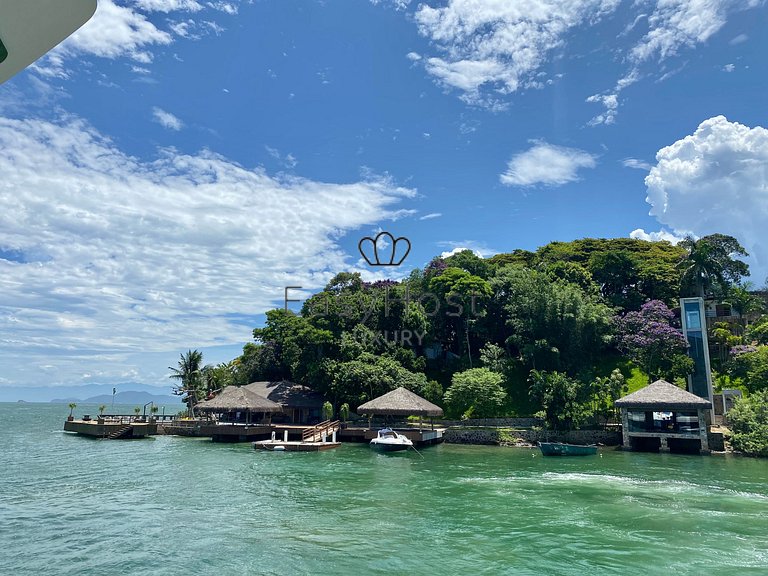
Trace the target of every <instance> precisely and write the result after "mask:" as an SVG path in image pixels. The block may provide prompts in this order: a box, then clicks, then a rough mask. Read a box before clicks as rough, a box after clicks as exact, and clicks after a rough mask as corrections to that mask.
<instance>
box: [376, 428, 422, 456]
mask: <svg viewBox="0 0 768 576" xmlns="http://www.w3.org/2000/svg"><path fill="white" fill-rule="evenodd" d="M371 448H376V449H377V450H381V451H383V452H394V451H395V450H408V448H413V442H411V440H410V439H409V438H408V437H406V436H404V435H403V434H398V433H397V432H395V431H394V430H392V428H382V429H381V430H379V433H378V435H377V436H376V438H374V439H373V440H371Z"/></svg>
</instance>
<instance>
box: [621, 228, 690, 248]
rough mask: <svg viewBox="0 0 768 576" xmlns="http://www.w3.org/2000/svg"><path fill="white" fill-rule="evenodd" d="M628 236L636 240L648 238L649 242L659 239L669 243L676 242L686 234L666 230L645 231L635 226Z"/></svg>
mask: <svg viewBox="0 0 768 576" xmlns="http://www.w3.org/2000/svg"><path fill="white" fill-rule="evenodd" d="M629 237H630V238H636V239H638V240H648V241H649V242H658V241H660V240H666V241H667V242H669V243H670V244H677V243H678V242H680V240H682V239H683V238H685V237H686V234H681V233H677V232H670V231H668V230H659V231H658V232H646V231H645V230H643V229H642V228H637V229H636V230H632V232H630V233H629Z"/></svg>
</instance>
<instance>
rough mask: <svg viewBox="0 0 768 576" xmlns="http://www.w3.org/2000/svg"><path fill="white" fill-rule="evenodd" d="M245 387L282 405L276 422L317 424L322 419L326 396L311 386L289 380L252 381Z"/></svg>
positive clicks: (276, 416)
mask: <svg viewBox="0 0 768 576" xmlns="http://www.w3.org/2000/svg"><path fill="white" fill-rule="evenodd" d="M243 388H244V389H245V390H248V391H249V392H253V393H254V394H257V395H258V396H261V397H262V398H266V399H267V400H270V401H272V402H275V403H276V404H279V405H280V407H281V408H282V411H281V413H280V414H276V415H275V418H274V422H280V423H286V424H317V423H318V422H320V420H322V410H323V402H325V398H324V397H323V395H322V394H320V393H318V392H315V391H314V390H312V389H311V388H307V387H306V386H302V385H301V384H296V383H295V382H289V381H288V380H282V381H279V382H268V381H265V382H251V383H250V384H248V385H246V386H243Z"/></svg>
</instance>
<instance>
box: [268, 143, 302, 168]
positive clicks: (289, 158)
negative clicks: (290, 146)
mask: <svg viewBox="0 0 768 576" xmlns="http://www.w3.org/2000/svg"><path fill="white" fill-rule="evenodd" d="M264 149H265V150H266V151H267V153H268V154H269V155H270V156H272V158H274V159H275V160H277V161H278V162H280V164H282V165H283V166H285V167H286V168H288V169H293V168H296V165H297V164H298V163H299V161H298V160H296V157H295V156H294V155H293V154H291V153H290V152H289V153H288V154H286V155H285V156H283V155H282V154H280V150H278V149H277V148H272V146H264Z"/></svg>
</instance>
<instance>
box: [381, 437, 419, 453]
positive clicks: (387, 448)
mask: <svg viewBox="0 0 768 576" xmlns="http://www.w3.org/2000/svg"><path fill="white" fill-rule="evenodd" d="M411 446H413V444H403V443H399V442H398V443H397V444H394V443H391V444H390V443H386V442H376V441H374V440H371V448H373V449H374V450H378V451H379V452H399V451H401V450H408V448H410V447H411Z"/></svg>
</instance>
